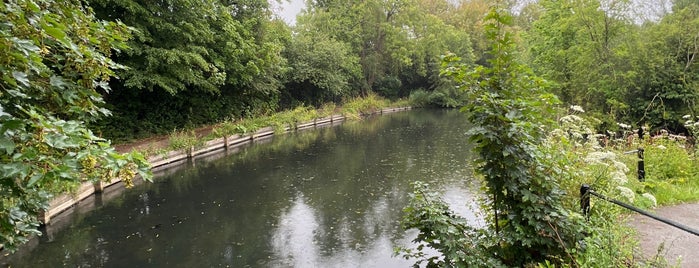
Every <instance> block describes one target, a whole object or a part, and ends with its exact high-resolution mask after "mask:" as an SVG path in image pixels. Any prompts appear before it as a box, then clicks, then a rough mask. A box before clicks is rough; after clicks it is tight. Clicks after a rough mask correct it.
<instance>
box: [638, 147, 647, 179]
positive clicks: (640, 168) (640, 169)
mask: <svg viewBox="0 0 699 268" xmlns="http://www.w3.org/2000/svg"><path fill="white" fill-rule="evenodd" d="M638 181H640V182H644V181H646V168H645V163H644V162H643V148H640V147H639V148H638Z"/></svg>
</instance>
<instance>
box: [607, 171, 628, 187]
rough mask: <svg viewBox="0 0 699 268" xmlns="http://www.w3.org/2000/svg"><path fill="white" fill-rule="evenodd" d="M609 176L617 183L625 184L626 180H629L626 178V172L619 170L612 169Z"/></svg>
mask: <svg viewBox="0 0 699 268" xmlns="http://www.w3.org/2000/svg"><path fill="white" fill-rule="evenodd" d="M611 177H612V181H613V182H614V183H616V184H617V185H622V184H626V183H627V182H629V180H628V178H626V173H624V172H621V171H619V170H616V171H612V174H611Z"/></svg>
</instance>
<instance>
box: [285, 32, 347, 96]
mask: <svg viewBox="0 0 699 268" xmlns="http://www.w3.org/2000/svg"><path fill="white" fill-rule="evenodd" d="M302 27H303V25H300V27H299V29H300V30H299V33H298V34H297V35H296V36H295V37H294V39H293V40H292V41H291V43H290V44H289V46H288V47H287V48H286V51H285V53H284V54H285V56H286V58H287V59H288V62H289V73H288V79H289V81H288V83H287V84H286V89H285V91H284V92H285V93H288V94H289V95H290V96H289V97H290V98H291V99H293V100H295V101H300V102H302V103H305V104H312V105H321V104H323V103H326V102H330V101H334V102H339V101H341V100H342V98H343V97H349V96H353V95H356V92H353V89H352V85H354V84H356V82H357V80H358V79H359V78H360V76H361V69H360V66H359V59H358V57H357V56H356V55H353V54H351V52H350V48H349V47H348V45H347V43H344V42H340V41H337V40H335V39H332V38H330V37H328V36H326V35H325V34H324V33H318V32H312V31H306V30H304V29H303V28H302Z"/></svg>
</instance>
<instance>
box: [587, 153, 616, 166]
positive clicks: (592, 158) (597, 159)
mask: <svg viewBox="0 0 699 268" xmlns="http://www.w3.org/2000/svg"><path fill="white" fill-rule="evenodd" d="M614 159H616V155H615V154H614V153H612V152H591V153H589V154H587V156H586V157H585V162H587V163H590V164H602V165H609V164H607V163H606V162H607V161H613V160H614Z"/></svg>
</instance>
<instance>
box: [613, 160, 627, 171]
mask: <svg viewBox="0 0 699 268" xmlns="http://www.w3.org/2000/svg"><path fill="white" fill-rule="evenodd" d="M614 168H615V169H616V170H618V171H620V172H623V173H626V172H629V168H628V167H627V166H626V164H624V163H623V162H619V161H614Z"/></svg>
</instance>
